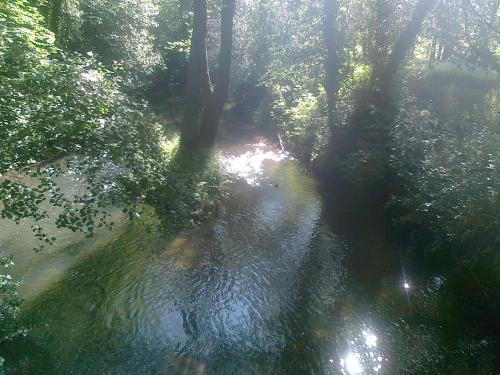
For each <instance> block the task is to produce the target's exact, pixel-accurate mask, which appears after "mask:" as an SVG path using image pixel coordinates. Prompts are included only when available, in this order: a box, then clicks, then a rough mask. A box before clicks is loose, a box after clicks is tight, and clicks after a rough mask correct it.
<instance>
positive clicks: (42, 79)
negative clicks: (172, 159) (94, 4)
mask: <svg viewBox="0 0 500 375" xmlns="http://www.w3.org/2000/svg"><path fill="white" fill-rule="evenodd" d="M2 9H3V15H4V19H5V20H6V25H7V28H6V30H7V35H12V36H13V37H12V38H6V39H5V42H4V44H3V48H2V64H1V65H0V74H1V76H2V77H3V78H2V86H1V88H0V91H1V97H2V101H1V102H0V110H1V112H2V118H1V127H0V135H1V136H0V148H1V149H2V159H1V160H0V173H1V174H2V175H3V177H2V181H1V184H0V199H1V202H2V206H0V214H1V216H2V217H4V218H10V219H13V220H15V221H16V222H18V223H19V222H20V221H21V220H22V219H24V218H32V219H34V220H35V222H40V221H42V220H44V219H47V218H48V211H47V204H49V205H51V206H54V207H57V208H58V209H59V211H58V212H57V214H56V215H57V217H56V219H55V220H56V223H57V225H58V226H59V227H65V228H69V229H71V230H73V231H82V232H83V233H85V234H87V235H92V233H93V231H94V229H95V228H96V227H102V226H110V225H112V224H113V223H112V222H109V223H108V222H107V218H108V214H107V211H106V209H105V208H106V207H108V206H109V205H112V204H118V202H123V201H126V202H129V201H132V202H135V201H137V200H139V201H140V200H143V199H144V198H143V196H144V194H145V193H147V191H148V190H147V188H148V186H149V182H150V181H160V182H161V181H164V176H162V174H161V170H160V166H161V164H162V162H163V161H164V159H165V154H164V152H163V150H162V148H161V145H160V143H161V141H162V139H163V134H162V129H161V128H160V126H159V125H158V124H157V123H156V122H155V119H154V117H153V116H152V115H151V114H149V113H148V112H147V106H146V104H145V103H142V102H139V101H134V100H132V99H130V97H128V96H127V95H126V94H124V93H123V92H122V91H121V89H120V88H121V87H122V80H121V77H120V76H119V75H118V74H117V71H119V68H120V67H119V66H118V67H116V68H115V69H114V70H115V71H111V70H109V69H106V68H105V67H104V66H103V65H102V64H101V63H99V62H97V61H96V60H95V59H94V58H93V57H92V56H91V55H89V56H87V57H82V56H79V55H65V54H62V53H56V48H55V47H54V45H53V40H51V39H50V38H48V37H47V36H50V35H51V33H50V32H49V31H47V30H46V29H44V28H43V26H42V25H40V22H41V18H40V17H39V14H38V12H37V10H36V9H35V8H33V7H31V6H30V5H29V4H28V3H27V2H24V1H19V2H16V3H9V5H8V6H5V7H3V8H2ZM30 12H31V13H32V14H33V17H31V19H32V20H35V21H36V22H37V23H36V25H35V26H36V27H35V26H33V28H34V29H35V30H41V32H40V35H41V36H36V35H35V36H33V35H31V34H32V31H26V35H27V36H26V35H24V34H23V33H18V32H17V31H16V30H17V29H19V28H21V25H20V24H19V22H21V21H22V20H23V15H24V14H25V13H30ZM26 17H27V16H26ZM35 34H36V33H35ZM14 36H15V37H14ZM30 38H31V39H30ZM30 40H36V41H38V42H37V43H33V42H30ZM23 42H25V44H24V47H23V49H22V51H21V52H22V53H21V52H19V51H17V50H16V49H15V48H13V46H14V45H17V46H19V45H22V44H21V43H23ZM14 56H16V57H17V58H18V60H16V62H15V61H14ZM18 61H21V62H22V64H19V63H17V62H18ZM62 157H64V159H61V158H62ZM58 159H59V161H57V160H58ZM63 173H65V174H67V173H74V174H76V175H77V176H79V177H80V178H82V179H83V181H84V182H83V185H84V186H85V190H86V191H85V192H84V193H81V194H77V195H74V196H67V194H63V193H62V192H61V191H60V189H59V187H58V185H57V179H58V178H59V177H60V176H61V175H62V174H63ZM132 192H133V193H132ZM136 192H141V194H139V195H134V193H136ZM32 228H33V231H34V232H35V234H36V235H37V237H38V238H39V239H40V240H41V241H43V242H44V243H52V242H53V241H54V238H52V237H49V236H48V235H47V234H46V233H45V232H44V231H43V229H42V228H41V226H40V225H38V224H36V225H33V227H32Z"/></svg>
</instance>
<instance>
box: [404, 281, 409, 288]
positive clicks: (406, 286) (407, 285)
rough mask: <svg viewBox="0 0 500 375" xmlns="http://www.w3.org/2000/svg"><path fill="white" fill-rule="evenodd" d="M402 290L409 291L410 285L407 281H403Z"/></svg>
mask: <svg viewBox="0 0 500 375" xmlns="http://www.w3.org/2000/svg"><path fill="white" fill-rule="evenodd" d="M403 288H405V290H408V289H410V284H409V283H408V281H405V282H404V283H403Z"/></svg>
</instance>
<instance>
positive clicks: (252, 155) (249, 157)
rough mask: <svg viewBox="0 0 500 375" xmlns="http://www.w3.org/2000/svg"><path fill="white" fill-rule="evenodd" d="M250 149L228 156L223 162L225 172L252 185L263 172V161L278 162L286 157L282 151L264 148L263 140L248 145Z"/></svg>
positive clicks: (255, 184)
mask: <svg viewBox="0 0 500 375" xmlns="http://www.w3.org/2000/svg"><path fill="white" fill-rule="evenodd" d="M249 146H250V147H251V150H249V151H247V152H245V153H244V154H241V155H237V156H231V157H228V158H227V159H226V160H225V162H224V164H225V166H226V170H227V172H229V173H231V174H234V175H236V176H238V177H239V178H241V179H243V180H245V182H246V183H248V184H249V185H252V186H258V185H259V182H258V179H259V177H260V176H262V173H263V172H264V161H265V160H272V161H275V162H280V161H282V160H284V159H286V158H287V155H286V154H285V153H283V152H277V151H274V150H269V149H266V148H268V146H267V145H266V144H265V143H264V142H259V143H256V144H253V145H249Z"/></svg>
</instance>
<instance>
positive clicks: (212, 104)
mask: <svg viewBox="0 0 500 375" xmlns="http://www.w3.org/2000/svg"><path fill="white" fill-rule="evenodd" d="M193 10H194V20H193V35H192V37H191V53H190V57H189V64H188V81H187V88H186V102H185V109H184V126H183V129H182V143H183V145H184V146H195V147H196V146H211V145H212V144H213V143H214V141H215V135H216V132H217V127H218V124H219V122H220V117H221V115H222V109H223V107H224V103H225V102H226V100H227V95H228V91H229V78H230V71H231V53H232V45H233V21H234V11H235V0H224V2H223V4H222V10H221V41H220V49H219V58H218V70H217V75H216V80H215V85H214V86H213V85H212V82H211V78H210V70H209V66H208V59H207V41H206V40H207V1H206V0H194V1H193Z"/></svg>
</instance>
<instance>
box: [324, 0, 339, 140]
mask: <svg viewBox="0 0 500 375" xmlns="http://www.w3.org/2000/svg"><path fill="white" fill-rule="evenodd" d="M338 9H339V3H338V0H325V20H324V25H323V28H324V30H323V32H324V39H325V46H326V59H325V70H326V82H325V91H326V97H327V102H328V126H329V128H330V131H331V132H333V130H334V129H335V128H336V127H337V93H338V89H339V82H338V81H339V69H340V46H339V32H338V25H337V13H338Z"/></svg>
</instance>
